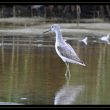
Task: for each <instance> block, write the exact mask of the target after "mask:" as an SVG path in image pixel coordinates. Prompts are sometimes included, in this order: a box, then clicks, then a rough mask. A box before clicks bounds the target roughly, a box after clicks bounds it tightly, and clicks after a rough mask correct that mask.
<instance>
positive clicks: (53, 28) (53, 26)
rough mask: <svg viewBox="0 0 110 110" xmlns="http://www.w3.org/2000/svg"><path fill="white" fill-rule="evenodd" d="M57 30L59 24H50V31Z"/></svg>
mask: <svg viewBox="0 0 110 110" xmlns="http://www.w3.org/2000/svg"><path fill="white" fill-rule="evenodd" d="M58 30H60V25H59V24H53V25H52V26H51V31H53V32H56V31H58Z"/></svg>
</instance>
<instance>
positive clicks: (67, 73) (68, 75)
mask: <svg viewBox="0 0 110 110" xmlns="http://www.w3.org/2000/svg"><path fill="white" fill-rule="evenodd" d="M65 64H66V67H67V68H66V73H65V77H66V79H67V80H70V77H71V74H70V69H69V63H67V62H66V63H65Z"/></svg>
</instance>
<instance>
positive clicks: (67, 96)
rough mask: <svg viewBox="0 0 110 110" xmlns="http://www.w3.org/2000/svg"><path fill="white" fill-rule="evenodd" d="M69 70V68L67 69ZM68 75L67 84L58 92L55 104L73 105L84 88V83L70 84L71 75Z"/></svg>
mask: <svg viewBox="0 0 110 110" xmlns="http://www.w3.org/2000/svg"><path fill="white" fill-rule="evenodd" d="M66 71H68V70H66ZM65 77H66V84H65V85H63V86H62V88H61V89H60V90H59V91H57V92H56V94H55V99H54V105H72V104H74V103H75V101H76V99H77V97H78V96H79V95H80V93H81V92H82V91H83V90H84V86H83V85H76V86H73V85H70V84H69V83H70V76H69V77H67V76H65Z"/></svg>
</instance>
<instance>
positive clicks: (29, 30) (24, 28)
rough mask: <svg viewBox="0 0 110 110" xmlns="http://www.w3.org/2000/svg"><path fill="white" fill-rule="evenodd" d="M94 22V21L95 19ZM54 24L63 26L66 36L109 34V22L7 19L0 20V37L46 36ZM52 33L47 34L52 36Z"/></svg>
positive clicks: (62, 29)
mask: <svg viewBox="0 0 110 110" xmlns="http://www.w3.org/2000/svg"><path fill="white" fill-rule="evenodd" d="M93 20H94V19H93ZM54 23H58V24H60V26H61V31H62V33H63V34H64V35H66V36H80V35H91V36H92V35H95V36H102V35H106V34H109V32H110V23H109V22H97V23H94V22H92V23H90V22H89V23H88V22H87V21H86V22H85V23H79V24H78V23H75V22H72V23H61V22H50V21H49V22H47V21H45V20H44V19H36V18H9V19H8V18H5V19H0V36H8V35H9V36H13V35H14V36H18V35H19V36H20V35H25V36H32V35H33V36H41V37H42V36H44V35H43V34H42V33H43V32H44V31H45V30H47V29H49V28H50V26H51V25H52V24H54ZM51 34H52V33H47V35H51Z"/></svg>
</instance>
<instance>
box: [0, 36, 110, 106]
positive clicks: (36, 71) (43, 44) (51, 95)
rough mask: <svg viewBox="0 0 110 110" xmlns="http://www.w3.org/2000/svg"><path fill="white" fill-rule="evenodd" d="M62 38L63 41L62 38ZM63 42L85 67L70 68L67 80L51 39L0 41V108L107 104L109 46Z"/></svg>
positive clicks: (96, 42)
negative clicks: (68, 45)
mask: <svg viewBox="0 0 110 110" xmlns="http://www.w3.org/2000/svg"><path fill="white" fill-rule="evenodd" d="M65 38H66V37H65ZM79 39H81V38H75V37H73V39H72V38H70V37H68V38H67V42H68V43H69V44H70V45H71V46H72V47H73V48H74V49H75V51H76V53H77V54H78V56H79V57H80V59H82V60H83V61H84V63H85V64H86V66H80V65H77V64H70V72H71V78H70V79H67V78H66V77H65V72H66V66H65V64H64V62H63V61H62V60H61V59H60V58H59V56H58V55H57V53H56V51H55V47H54V45H55V40H54V38H52V37H49V36H47V37H36V36H29V37H26V36H3V37H1V38H0V104H1V105H2V104H5V103H6V104H14V103H15V104H24V105H57V104H58V105H59V104H65V105H66V104H72V105H76V104H78V105H80V104H81V105H82V104H110V95H109V94H110V86H109V84H110V72H109V70H110V45H109V44H107V43H106V42H102V41H100V40H99V39H95V36H91V37H89V38H88V45H85V44H84V43H83V42H79Z"/></svg>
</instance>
